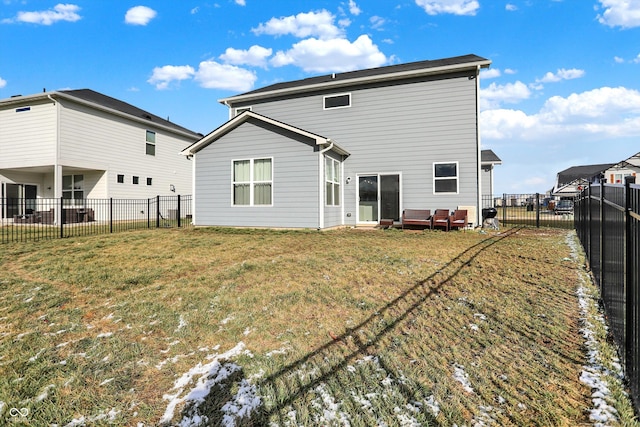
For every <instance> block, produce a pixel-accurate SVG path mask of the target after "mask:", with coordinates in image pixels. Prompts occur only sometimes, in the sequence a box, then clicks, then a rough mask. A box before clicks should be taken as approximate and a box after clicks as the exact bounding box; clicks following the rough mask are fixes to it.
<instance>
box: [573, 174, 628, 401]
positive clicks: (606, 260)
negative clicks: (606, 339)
mask: <svg viewBox="0 0 640 427" xmlns="http://www.w3.org/2000/svg"><path fill="white" fill-rule="evenodd" d="M575 210H576V214H575V223H576V232H577V234H578V238H579V239H580V242H581V243H582V246H583V247H584V251H585V254H586V257H587V259H588V260H589V265H590V267H591V271H592V274H593V277H594V279H595V281H596V283H597V285H598V287H599V288H600V296H601V299H602V304H603V305H604V310H605V314H606V316H607V320H608V324H609V327H610V330H611V332H612V335H613V337H614V340H615V342H616V344H617V345H618V348H619V349H620V357H621V359H622V360H623V365H624V369H625V375H626V377H627V379H628V381H629V388H630V390H631V396H632V399H633V402H634V405H635V408H636V411H638V412H640V336H639V334H640V279H639V277H640V271H639V270H640V265H639V264H640V185H636V184H633V183H631V182H630V181H628V182H627V183H625V185H620V184H595V185H590V186H589V187H587V188H585V190H584V191H583V192H582V194H581V195H580V197H578V199H577V201H576V207H575Z"/></svg>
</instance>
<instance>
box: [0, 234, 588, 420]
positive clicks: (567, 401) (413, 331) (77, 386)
mask: <svg viewBox="0 0 640 427" xmlns="http://www.w3.org/2000/svg"><path fill="white" fill-rule="evenodd" d="M565 236H566V231H558V230H547V229H544V230H535V229H508V230H505V231H502V232H500V233H489V234H486V233H478V232H471V231H468V232H449V233H444V232H418V233H415V232H411V233H408V232H401V231H398V230H388V231H382V230H358V229H349V230H334V231H330V232H322V233H320V232H315V231H269V230H228V229H224V230H223V229H192V230H155V231H151V232H147V231H142V232H130V233H123V234H119V235H113V236H106V237H99V238H95V237H91V238H74V239H66V240H62V241H52V242H38V243H22V244H8V245H3V246H0V259H1V261H0V284H1V286H0V318H1V319H2V322H0V402H3V403H4V407H3V406H2V404H1V403H0V419H3V418H4V419H5V420H8V419H9V418H10V417H11V415H10V414H9V408H28V410H29V420H30V421H31V422H32V423H33V424H34V425H40V423H43V424H46V423H57V424H59V425H66V424H68V423H71V422H73V420H79V419H80V418H81V417H84V419H85V420H88V421H91V420H93V421H94V422H97V421H105V422H106V421H111V422H114V423H117V424H121V425H135V424H136V423H138V422H142V423H145V424H146V425H156V424H157V423H158V422H159V420H160V419H161V418H162V417H163V414H165V415H166V411H167V405H168V400H167V398H166V396H165V395H166V394H167V393H169V392H170V391H171V390H174V391H175V390H176V382H177V381H178V380H179V379H180V378H181V377H183V376H184V374H185V373H186V372H190V370H192V369H193V368H194V367H196V366H198V365H199V364H200V366H202V365H203V364H206V363H207V361H212V360H217V359H216V357H218V356H216V355H220V354H223V353H224V352H226V351H228V350H230V349H232V348H234V347H236V346H237V345H238V343H240V342H242V343H243V346H244V347H243V348H245V349H246V351H245V352H242V353H239V354H238V355H237V356H234V363H238V365H239V366H241V369H240V368H239V369H237V370H233V375H231V374H230V376H229V378H230V379H228V380H227V382H225V383H224V384H230V385H228V386H224V387H223V386H216V387H217V388H215V387H214V388H212V389H211V390H217V391H216V392H215V393H211V395H208V396H205V397H203V398H202V401H201V402H200V409H198V408H195V409H194V407H193V405H194V403H191V404H190V403H189V400H188V399H186V400H183V401H180V402H179V404H178V405H176V410H175V414H174V418H173V420H174V422H176V420H178V419H179V417H180V416H184V417H195V416H196V415H197V416H201V417H206V418H207V419H209V420H210V421H211V420H224V419H225V418H224V417H223V415H224V413H223V412H224V411H223V408H224V407H225V403H227V400H229V399H232V398H233V396H237V395H239V394H238V393H241V392H242V390H243V387H246V384H245V382H242V380H243V379H244V380H247V381H248V382H250V383H251V384H252V385H253V386H255V388H256V394H257V396H259V401H260V404H259V405H258V407H257V408H254V409H253V411H252V412H251V417H250V418H249V417H248V416H245V417H244V418H243V417H242V416H238V413H237V412H236V413H235V415H236V416H235V418H234V420H235V421H234V423H235V425H262V424H268V423H274V424H276V425H318V424H327V425H334V424H335V425H344V424H346V423H347V422H348V423H349V425H352V426H357V425H362V426H367V425H374V424H375V425H378V424H381V423H386V424H387V425H400V424H403V423H405V424H404V425H452V424H454V423H456V424H458V425H470V424H471V425H473V424H475V423H484V424H491V423H493V424H495V425H541V426H542V425H544V426H548V425H580V424H582V423H588V421H589V409H590V407H591V401H590V390H589V389H588V388H587V387H586V386H585V385H584V384H582V383H581V382H580V381H579V377H580V372H581V369H582V366H583V364H584V363H585V354H584V349H583V340H582V338H581V335H580V333H579V327H580V326H579V308H578V304H577V299H576V296H575V291H576V283H577V281H578V279H577V278H578V269H579V268H580V266H579V265H577V264H576V262H575V261H571V259H570V248H569V247H568V246H567V244H566V242H565ZM209 363H210V362H209ZM220 363H221V364H222V365H220V366H227V365H224V364H223V362H222V361H221V362H220ZM220 366H218V368H220ZM234 369H235V368H234ZM205 379H206V378H205ZM209 380H210V382H211V381H213V379H212V378H209ZM176 393H177V392H176ZM216 396H217V397H216ZM220 396H223V397H220ZM225 399H226V400H225ZM190 405H192V406H190ZM195 406H198V405H195ZM228 408H229V407H228V406H227V409H228ZM227 409H225V410H227ZM198 411H199V412H198ZM221 411H223V412H221ZM3 412H4V413H3ZM180 414H182V415H180ZM245 415H246V414H245ZM193 419H196V418H193ZM201 419H204V418H201ZM220 422H222V421H220ZM411 422H415V424H411ZM243 423H244V424H243ZM193 425H197V424H193ZM229 425H231V424H229Z"/></svg>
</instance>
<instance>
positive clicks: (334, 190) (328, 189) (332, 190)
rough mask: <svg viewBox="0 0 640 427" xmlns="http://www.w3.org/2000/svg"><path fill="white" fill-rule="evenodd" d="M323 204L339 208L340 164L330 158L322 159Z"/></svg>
mask: <svg viewBox="0 0 640 427" xmlns="http://www.w3.org/2000/svg"><path fill="white" fill-rule="evenodd" d="M324 183H325V203H326V205H327V206H340V162H339V161H337V160H336V159H332V158H331V157H325V158H324Z"/></svg>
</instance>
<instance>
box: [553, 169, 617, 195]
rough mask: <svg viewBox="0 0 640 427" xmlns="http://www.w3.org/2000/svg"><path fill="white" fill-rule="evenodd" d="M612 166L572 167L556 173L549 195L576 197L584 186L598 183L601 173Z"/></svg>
mask: <svg viewBox="0 0 640 427" xmlns="http://www.w3.org/2000/svg"><path fill="white" fill-rule="evenodd" d="M612 166H613V164H612V163H604V164H599V165H585V166H572V167H570V168H568V169H565V170H563V171H561V172H558V175H557V176H556V183H555V185H554V186H553V189H552V190H551V195H552V196H556V197H566V198H572V197H576V196H577V195H578V194H580V192H581V191H582V189H583V188H584V187H585V186H587V185H589V184H593V183H595V182H599V180H600V177H601V176H602V173H603V172H604V171H605V170H607V169H609V168H610V167H612Z"/></svg>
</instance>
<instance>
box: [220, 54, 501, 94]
mask: <svg viewBox="0 0 640 427" xmlns="http://www.w3.org/2000/svg"><path fill="white" fill-rule="evenodd" d="M490 65H491V60H489V59H486V58H482V57H480V56H477V55H473V54H470V55H463V56H457V57H452V58H443V59H436V60H427V61H418V62H410V63H406V64H397V65H387V66H385V67H378V68H369V69H364V70H357V71H349V72H346V73H333V74H328V75H323V76H317V77H310V78H307V79H302V80H295V81H290V82H284V83H276V84H273V85H270V86H266V87H263V88H259V89H256V90H253V91H250V92H245V93H242V94H239V95H234V96H230V97H228V98H222V99H219V100H218V102H220V103H221V104H224V105H228V103H229V102H237V101H245V100H254V99H261V98H269V97H272V96H278V95H284V94H289V93H303V92H309V91H313V90H318V89H326V88H339V87H344V86H351V85H354V84H360V83H363V84H364V83H372V82H377V81H389V80H398V79H403V78H411V77H417V76H426V75H434V74H445V73H451V72H455V71H461V70H469V69H479V68H488V67H489V66H490Z"/></svg>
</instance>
